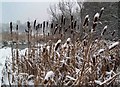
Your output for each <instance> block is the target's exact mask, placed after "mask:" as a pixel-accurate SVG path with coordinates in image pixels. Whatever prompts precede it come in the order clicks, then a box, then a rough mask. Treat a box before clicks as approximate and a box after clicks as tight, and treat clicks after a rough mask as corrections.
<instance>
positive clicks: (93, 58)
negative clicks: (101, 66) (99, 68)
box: [92, 57, 95, 66]
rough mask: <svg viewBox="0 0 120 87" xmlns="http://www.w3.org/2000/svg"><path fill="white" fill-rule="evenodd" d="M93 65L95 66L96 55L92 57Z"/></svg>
mask: <svg viewBox="0 0 120 87" xmlns="http://www.w3.org/2000/svg"><path fill="white" fill-rule="evenodd" d="M92 62H93V65H94V66H95V57H92Z"/></svg>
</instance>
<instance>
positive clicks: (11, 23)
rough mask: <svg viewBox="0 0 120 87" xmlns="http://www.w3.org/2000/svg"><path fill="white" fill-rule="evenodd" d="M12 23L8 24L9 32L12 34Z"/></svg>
mask: <svg viewBox="0 0 120 87" xmlns="http://www.w3.org/2000/svg"><path fill="white" fill-rule="evenodd" d="M12 27H13V26H12V22H10V32H12Z"/></svg>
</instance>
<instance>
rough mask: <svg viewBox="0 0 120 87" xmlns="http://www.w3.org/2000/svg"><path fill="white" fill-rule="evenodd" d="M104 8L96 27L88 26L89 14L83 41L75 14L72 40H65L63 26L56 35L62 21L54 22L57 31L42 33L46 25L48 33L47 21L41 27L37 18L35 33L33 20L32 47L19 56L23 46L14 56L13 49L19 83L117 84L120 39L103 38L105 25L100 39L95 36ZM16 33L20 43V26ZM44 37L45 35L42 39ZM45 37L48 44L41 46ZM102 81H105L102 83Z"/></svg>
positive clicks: (103, 86)
mask: <svg viewBox="0 0 120 87" xmlns="http://www.w3.org/2000/svg"><path fill="white" fill-rule="evenodd" d="M103 10H104V9H103V8H102V9H101V11H100V13H96V14H95V16H94V20H93V25H92V26H91V27H92V29H89V27H88V26H89V15H87V16H86V17H85V20H84V22H83V27H82V29H84V37H83V38H82V40H80V37H79V35H78V34H79V33H77V32H76V31H75V30H74V29H75V27H76V21H73V16H71V19H70V20H71V24H70V27H69V29H71V37H70V38H68V39H65V35H66V32H67V30H66V28H65V27H64V28H62V32H60V34H59V35H55V32H56V31H57V30H59V28H60V26H59V25H60V24H57V25H56V26H53V25H54V24H51V28H55V32H54V33H53V34H51V35H49V36H47V35H45V34H44V35H43V36H40V35H39V32H38V31H37V30H38V29H41V28H43V33H45V22H43V27H39V25H38V26H37V25H36V20H35V21H34V28H33V29H36V31H37V33H35V35H34V36H32V30H33V29H32V26H31V24H30V22H27V27H28V29H27V30H25V31H26V36H27V37H28V50H26V52H25V54H22V55H19V51H18V49H19V48H18V47H19V45H18V44H17V46H16V54H15V55H13V49H12V51H11V52H12V58H13V59H12V66H13V68H12V69H13V73H15V74H16V70H17V76H18V77H17V78H18V79H17V81H18V84H19V86H22V85H28V82H29V81H31V80H32V81H33V83H34V85H35V86H39V85H44V86H46V85H61V86H64V85H67V86H74V85H79V86H80V87H82V86H92V87H99V85H102V87H106V85H108V86H110V85H111V86H112V85H116V83H117V76H118V75H120V73H118V67H119V62H120V55H119V45H120V44H119V41H118V42H115V43H113V42H108V41H106V40H105V39H104V38H103V37H104V34H105V32H106V29H107V27H104V28H103V30H102V31H101V36H100V37H97V38H96V36H95V35H94V34H95V33H96V29H97V25H98V22H99V21H100V18H101V16H102V13H103ZM64 24H65V17H63V16H62V18H61V26H64ZM47 25H48V24H47ZM41 26H42V25H41ZM10 30H11V40H12V23H10ZM89 30H90V31H89ZM63 31H65V32H63ZM113 33H114V32H113ZM16 34H17V37H16V40H17V41H16V42H17V43H18V37H19V35H18V26H17V27H16ZM41 37H43V38H42V39H40V38H41ZM58 39H61V40H58ZM42 40H43V41H44V42H45V43H46V44H43V45H41V46H40V45H39V44H40V43H39V42H40V41H42ZM36 43H37V44H36ZM111 44H112V45H111ZM11 48H12V44H11ZM15 61H16V62H15ZM15 67H16V68H15ZM108 73H109V74H108ZM15 74H13V77H14V78H13V80H12V82H17V81H16V80H15V78H16V76H15ZM8 78H9V77H8ZM107 79H108V80H107ZM98 81H101V83H100V82H98Z"/></svg>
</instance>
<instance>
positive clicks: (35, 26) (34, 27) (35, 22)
mask: <svg viewBox="0 0 120 87" xmlns="http://www.w3.org/2000/svg"><path fill="white" fill-rule="evenodd" d="M35 28H36V20H35V21H34V29H35Z"/></svg>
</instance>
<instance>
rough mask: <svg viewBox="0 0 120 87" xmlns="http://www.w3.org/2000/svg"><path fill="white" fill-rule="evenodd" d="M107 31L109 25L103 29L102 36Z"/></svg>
mask: <svg viewBox="0 0 120 87" xmlns="http://www.w3.org/2000/svg"><path fill="white" fill-rule="evenodd" d="M106 29H107V25H106V26H105V27H104V28H103V30H102V32H101V36H102V35H104V34H105V32H106Z"/></svg>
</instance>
